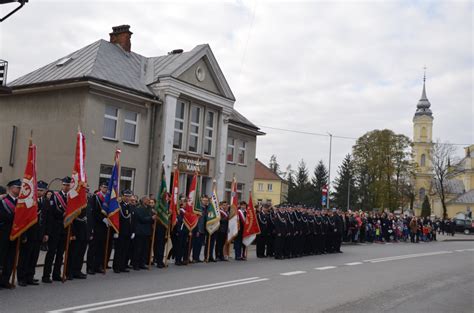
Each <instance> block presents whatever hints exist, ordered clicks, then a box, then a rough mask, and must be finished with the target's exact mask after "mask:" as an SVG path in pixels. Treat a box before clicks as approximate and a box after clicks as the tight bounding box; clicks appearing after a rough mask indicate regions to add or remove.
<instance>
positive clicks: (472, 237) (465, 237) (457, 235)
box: [436, 233, 474, 241]
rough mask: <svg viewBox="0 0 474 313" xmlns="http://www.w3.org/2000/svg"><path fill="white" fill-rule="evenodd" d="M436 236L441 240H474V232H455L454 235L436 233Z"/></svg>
mask: <svg viewBox="0 0 474 313" xmlns="http://www.w3.org/2000/svg"><path fill="white" fill-rule="evenodd" d="M436 238H437V239H438V240H439V241H474V234H470V235H464V234H462V233H455V234H454V236H451V235H443V234H439V235H436Z"/></svg>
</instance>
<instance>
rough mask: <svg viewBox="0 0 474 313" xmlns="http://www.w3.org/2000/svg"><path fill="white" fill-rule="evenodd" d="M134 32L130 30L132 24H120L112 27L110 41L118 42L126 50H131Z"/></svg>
mask: <svg viewBox="0 0 474 313" xmlns="http://www.w3.org/2000/svg"><path fill="white" fill-rule="evenodd" d="M132 34H133V33H132V32H131V31H130V25H120V26H114V27H112V32H111V33H110V34H109V35H110V42H111V43H114V44H118V45H120V46H121V47H122V49H123V50H125V51H126V52H130V51H131V48H132V43H131V41H130V38H131V37H132Z"/></svg>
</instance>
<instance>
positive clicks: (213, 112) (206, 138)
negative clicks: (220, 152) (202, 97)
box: [202, 109, 217, 156]
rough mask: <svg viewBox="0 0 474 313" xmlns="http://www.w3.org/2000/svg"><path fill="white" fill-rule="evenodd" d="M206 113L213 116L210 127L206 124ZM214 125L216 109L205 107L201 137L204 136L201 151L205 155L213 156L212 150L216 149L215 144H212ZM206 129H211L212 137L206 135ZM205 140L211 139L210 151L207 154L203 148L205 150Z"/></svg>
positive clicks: (214, 138)
mask: <svg viewBox="0 0 474 313" xmlns="http://www.w3.org/2000/svg"><path fill="white" fill-rule="evenodd" d="M208 113H212V114H213V116H214V118H213V120H212V127H209V126H207V114H208ZM216 125H217V111H215V110H209V109H206V110H205V111H204V131H203V137H204V139H203V141H202V142H203V145H202V147H203V149H202V151H203V154H204V155H207V156H214V152H215V150H216V149H215V144H214V143H215V142H216V131H217V129H216V128H217V127H216ZM208 130H210V131H212V137H208V136H206V132H207V131H208ZM207 140H210V141H211V151H210V152H211V153H209V154H207V153H206V152H205V151H204V150H205V147H206V141H207Z"/></svg>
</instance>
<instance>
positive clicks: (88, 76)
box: [0, 25, 263, 198]
mask: <svg viewBox="0 0 474 313" xmlns="http://www.w3.org/2000/svg"><path fill="white" fill-rule="evenodd" d="M109 35H110V40H109V41H105V40H98V41H96V42H94V43H92V44H90V45H88V46H86V47H84V48H82V49H79V50H77V51H75V52H73V53H71V54H69V55H67V56H65V57H64V58H61V59H59V60H57V61H55V62H52V63H50V64H48V65H46V66H44V67H42V68H40V69H38V70H35V71H33V72H31V73H29V74H26V75H24V76H23V77H20V78H18V79H16V80H15V81H13V82H11V83H9V84H8V86H9V87H10V88H11V93H10V94H4V95H1V96H0V109H1V112H2V114H1V115H0V132H1V134H2V135H1V137H0V145H1V146H2V147H6V148H5V149H2V150H1V151H0V184H5V183H6V182H7V181H8V180H9V179H12V178H14V177H19V176H21V174H22V171H23V168H24V164H25V162H26V151H27V142H28V140H27V139H28V138H29V136H30V133H31V131H33V141H34V142H35V143H36V144H37V146H38V158H37V163H38V177H39V178H40V179H43V180H46V181H52V182H53V186H54V181H55V178H59V177H63V176H65V175H70V172H71V170H72V164H73V161H74V148H75V144H74V143H75V133H76V132H77V129H78V127H79V128H80V129H81V130H82V131H83V133H84V135H85V137H86V143H87V156H86V167H87V175H88V181H89V184H90V185H91V187H92V188H96V187H97V186H98V184H99V182H100V181H101V180H104V179H107V178H108V177H110V172H111V168H112V164H113V156H114V151H115V149H116V148H120V149H121V151H122V153H121V189H124V188H129V189H132V190H133V191H134V192H135V193H136V194H140V195H142V194H153V193H156V191H157V188H158V178H159V177H160V174H161V170H162V168H164V169H165V174H166V177H167V181H168V183H170V181H171V176H172V172H173V169H174V167H175V166H177V167H178V168H179V169H180V192H182V193H183V194H186V193H187V189H188V188H189V185H190V181H191V178H192V175H194V173H195V172H196V171H198V172H199V174H200V180H201V190H202V193H210V192H211V190H212V184H213V183H214V181H215V183H216V184H217V190H218V194H219V197H221V198H222V197H224V192H225V189H226V183H227V181H228V171H234V172H235V173H236V177H237V179H238V180H240V181H239V183H241V187H242V193H243V194H245V193H248V191H249V190H251V182H252V181H253V173H254V171H253V168H254V165H253V160H254V158H255V149H256V141H257V136H258V135H262V134H263V133H262V132H260V131H259V129H258V127H257V126H255V125H254V124H252V123H251V122H250V121H249V120H248V119H246V118H245V117H243V116H242V115H241V114H239V113H238V112H237V111H236V110H235V109H234V103H235V97H234V95H233V93H232V91H231V89H230V86H229V85H228V84H227V81H226V79H225V77H224V75H223V73H222V71H221V69H220V67H219V64H218V63H217V60H216V59H215V57H214V55H213V53H212V50H211V48H210V47H209V45H207V44H204V45H199V46H196V47H195V48H194V49H192V50H191V51H187V52H184V51H183V50H180V49H178V50H173V51H171V52H169V53H168V54H167V55H164V56H158V57H145V56H142V55H140V54H138V53H135V52H133V51H132V50H131V36H132V32H131V31H130V29H129V26H128V25H122V26H117V27H113V32H112V33H110V34H109ZM229 136H231V137H230V138H229ZM231 141H234V142H235V145H236V146H235V150H234V152H235V158H236V159H238V158H239V157H240V158H241V159H239V160H241V161H242V162H241V163H240V162H237V163H236V165H237V166H235V167H234V164H232V162H229V161H228V144H229V143H230V142H231ZM239 151H243V154H242V155H239V154H238V153H239Z"/></svg>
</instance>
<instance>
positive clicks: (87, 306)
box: [48, 277, 260, 313]
mask: <svg viewBox="0 0 474 313" xmlns="http://www.w3.org/2000/svg"><path fill="white" fill-rule="evenodd" d="M259 278H260V277H249V278H243V279H236V280H229V281H225V282H220V283H214V284H206V285H200V286H194V287H186V288H181V289H174V290H167V291H160V292H156V293H150V294H146V295H140V296H134V297H128V298H120V299H115V300H108V301H101V302H96V303H90V304H83V305H79V306H74V307H69V308H64V309H59V310H54V311H48V312H50V313H61V312H68V311H76V310H77V309H85V308H90V307H94V306H100V305H104V304H112V303H117V302H122V301H123V302H125V301H129V300H136V299H143V298H148V297H153V296H159V295H165V294H171V293H176V292H182V291H188V290H195V289H199V288H207V287H213V286H222V285H226V284H232V283H239V282H246V281H254V280H257V279H259Z"/></svg>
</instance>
